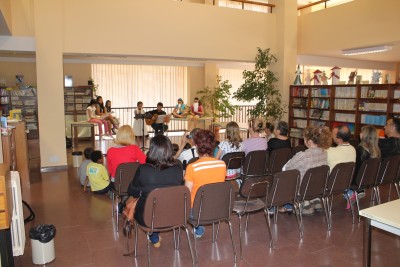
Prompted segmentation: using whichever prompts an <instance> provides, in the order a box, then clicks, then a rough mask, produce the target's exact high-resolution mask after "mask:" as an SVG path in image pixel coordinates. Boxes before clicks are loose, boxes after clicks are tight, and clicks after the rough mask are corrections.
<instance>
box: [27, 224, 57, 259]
mask: <svg viewBox="0 0 400 267" xmlns="http://www.w3.org/2000/svg"><path fill="white" fill-rule="evenodd" d="M55 235H56V228H55V226H54V225H49V224H40V225H37V226H35V227H33V228H31V230H30V232H29V237H30V238H31V247H32V262H33V264H39V265H43V264H46V263H49V262H52V261H54V259H55V258H56V253H55V250H54V237H55Z"/></svg>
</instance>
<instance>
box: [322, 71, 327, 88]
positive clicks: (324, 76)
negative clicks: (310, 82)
mask: <svg viewBox="0 0 400 267" xmlns="http://www.w3.org/2000/svg"><path fill="white" fill-rule="evenodd" d="M321 82H322V85H328V76H326V73H325V71H323V72H322V76H321Z"/></svg>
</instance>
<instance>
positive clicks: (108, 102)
mask: <svg viewBox="0 0 400 267" xmlns="http://www.w3.org/2000/svg"><path fill="white" fill-rule="evenodd" d="M106 107H108V108H111V100H107V101H106Z"/></svg>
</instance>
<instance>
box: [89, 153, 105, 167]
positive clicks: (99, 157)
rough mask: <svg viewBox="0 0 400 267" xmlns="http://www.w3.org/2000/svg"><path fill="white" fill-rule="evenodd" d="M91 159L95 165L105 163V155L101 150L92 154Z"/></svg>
mask: <svg viewBox="0 0 400 267" xmlns="http://www.w3.org/2000/svg"><path fill="white" fill-rule="evenodd" d="M90 159H91V160H92V161H93V162H95V163H99V164H102V163H103V153H101V151H100V150H95V151H93V152H92V155H91V156H90Z"/></svg>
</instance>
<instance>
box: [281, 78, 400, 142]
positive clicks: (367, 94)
mask: <svg viewBox="0 0 400 267" xmlns="http://www.w3.org/2000/svg"><path fill="white" fill-rule="evenodd" d="M399 99H400V84H346V85H292V86H290V99H289V127H290V130H289V136H290V137H291V140H292V145H297V144H302V143H303V142H302V136H303V133H302V129H304V128H305V127H307V126H312V125H315V126H327V127H329V128H330V129H332V128H334V127H336V126H338V125H343V124H346V125H348V126H349V128H350V130H351V132H352V134H353V138H354V140H358V136H359V133H360V130H361V127H362V126H363V125H367V124H372V125H374V126H375V127H376V128H378V129H383V127H384V126H385V124H386V121H387V119H388V118H391V117H400V100H399Z"/></svg>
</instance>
